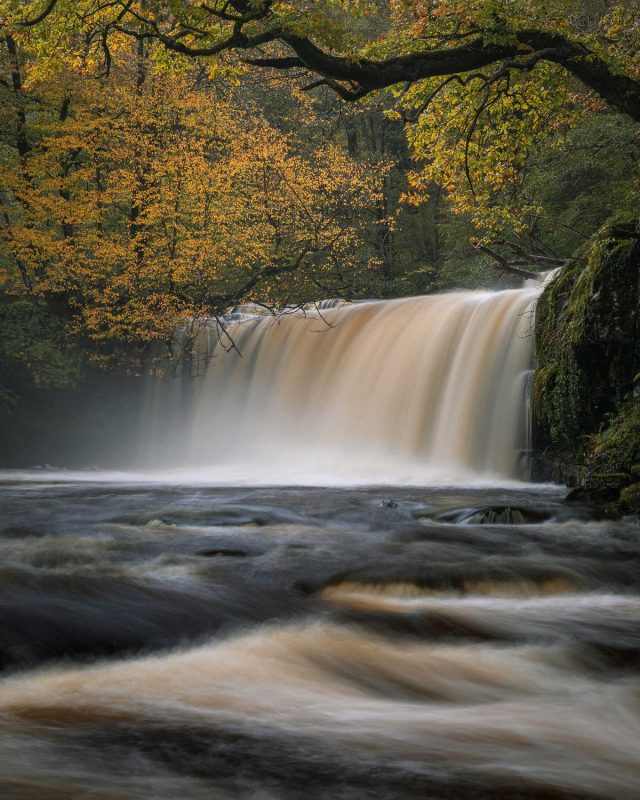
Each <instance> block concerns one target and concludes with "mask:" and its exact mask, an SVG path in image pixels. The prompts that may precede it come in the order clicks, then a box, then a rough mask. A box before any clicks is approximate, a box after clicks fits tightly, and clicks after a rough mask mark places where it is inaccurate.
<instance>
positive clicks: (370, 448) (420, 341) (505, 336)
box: [145, 286, 540, 485]
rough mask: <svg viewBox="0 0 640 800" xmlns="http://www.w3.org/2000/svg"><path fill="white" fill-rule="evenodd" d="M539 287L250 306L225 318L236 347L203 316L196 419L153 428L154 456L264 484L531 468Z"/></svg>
mask: <svg viewBox="0 0 640 800" xmlns="http://www.w3.org/2000/svg"><path fill="white" fill-rule="evenodd" d="M539 292H540V287H530V286H527V287H525V288H523V289H515V290H507V291H500V292H490V291H463V292H455V293H449V294H440V295H430V296H425V297H412V298H403V299H399V300H388V301H371V302H363V303H356V304H352V305H337V306H334V307H326V306H327V305H330V304H325V307H324V308H322V309H317V310H312V311H307V312H305V313H302V312H299V313H296V314H288V315H284V316H282V317H279V318H277V319H274V318H273V317H269V316H254V317H251V316H247V315H246V314H240V315H236V316H237V319H236V320H235V321H233V322H232V323H231V326H230V329H229V334H230V335H231V337H232V338H233V341H234V342H235V345H236V347H237V351H236V350H234V349H231V350H229V349H228V348H225V347H223V346H222V344H221V343H220V341H219V339H218V335H217V332H216V329H215V328H214V327H213V326H210V327H209V326H207V327H205V328H204V329H203V332H202V334H201V337H200V340H199V343H198V348H197V349H198V351H199V352H198V357H199V360H200V363H206V364H207V367H206V368H205V369H204V370H202V374H201V375H200V376H199V377H198V378H196V380H195V381H194V382H193V387H192V398H191V403H190V407H189V411H188V413H187V414H186V424H185V426H184V427H183V426H181V425H178V424H176V423H175V420H174V421H173V422H172V424H171V426H170V427H171V428H172V430H173V432H174V437H173V438H172V437H167V436H164V437H163V436H159V435H158V434H157V432H156V434H154V435H151V436H149V435H147V443H146V447H145V453H146V460H147V464H150V463H151V464H153V465H155V466H160V465H164V466H173V467H178V466H180V467H182V468H188V467H192V468H196V469H198V470H201V471H204V472H205V473H206V476H207V477H210V478H211V479H213V480H221V481H223V482H235V483H237V482H239V481H240V482H243V483H252V482H256V483H262V484H264V483H267V484H268V483H271V484H274V483H275V484H278V483H285V484H286V483H289V484H292V485H295V484H314V483H315V484H317V485H321V484H334V483H336V482H338V483H342V482H345V483H351V484H354V483H356V484H357V483H389V484H395V483H398V482H402V483H418V484H422V483H459V482H460V481H469V480H474V479H488V480H491V479H494V478H495V479H500V478H502V479H504V478H518V477H522V472H521V464H522V461H523V451H524V450H525V448H526V446H527V444H526V441H527V413H526V404H525V387H526V381H527V376H528V374H529V371H530V369H531V361H532V335H531V334H532V317H533V309H534V301H535V299H536V298H537V296H538V294H539ZM174 388H175V387H174ZM176 391H181V392H182V391H183V389H180V390H176ZM177 404H178V403H177V401H176V400H175V398H174V401H173V405H174V406H176V405H177ZM147 416H151V418H152V419H153V418H155V419H156V420H157V418H158V414H157V412H156V413H155V414H153V413H151V414H149V413H148V414H147ZM164 416H165V422H163V426H164V430H165V432H166V429H167V425H166V411H165V412H164ZM170 416H171V415H170ZM161 440H163V441H164V442H165V445H166V450H167V451H168V452H164V453H162V452H161V450H160V449H159V447H158V445H159V443H160V441H161Z"/></svg>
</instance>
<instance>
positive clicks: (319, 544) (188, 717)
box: [0, 473, 640, 800]
mask: <svg viewBox="0 0 640 800" xmlns="http://www.w3.org/2000/svg"><path fill="white" fill-rule="evenodd" d="M13 477H14V476H11V475H10V474H7V475H5V478H4V482H3V483H2V484H0V504H1V507H2V509H3V513H2V519H1V528H2V530H1V538H0V547H1V559H0V573H1V580H0V607H1V614H0V654H1V657H2V663H3V667H4V669H5V675H4V677H3V679H2V681H1V682H0V797H2V798H8V799H9V798H10V799H11V800H13V799H14V798H15V799H16V800H17V799H18V798H20V799H21V800H22V799H24V800H31V799H32V798H33V799H35V798H37V799H38V800H62V799H63V798H65V799H66V798H82V799H83V800H85V798H91V800H98V799H99V800H107V798H108V799H109V800H114V799H115V798H118V799H121V800H136V799H137V798H140V799H142V798H144V800H151V798H161V799H162V800H165V799H166V800H175V798H184V799H185V800H192V799H193V800H195V799H199V798H203V800H204V798H207V800H208V799H209V798H274V799H275V798H285V799H288V798H292V799H293V798H327V799H329V798H331V800H333V798H372V797H376V798H409V797H425V798H433V799H434V800H435V799H436V798H438V799H439V800H454V799H455V800H476V799H477V798H487V799H488V798H500V799H501V800H516V799H518V798H527V800H531V798H539V799H540V800H542V799H543V798H544V799H545V800H548V799H549V798H557V799H558V800H560V799H561V798H562V800H567V798H572V799H573V798H602V799H603V800H605V798H619V799H620V800H636V798H638V797H640V676H639V672H638V668H639V663H638V652H639V647H640V625H639V624H640V570H639V569H638V552H639V550H638V545H639V543H640V528H639V527H638V526H637V525H636V524H634V523H632V522H611V521H593V520H590V519H589V514H588V512H587V510H586V509H583V508H581V507H579V506H575V505H571V504H567V503H564V502H563V500H562V498H563V496H564V492H563V491H561V490H560V489H554V488H551V487H528V488H526V487H522V488H512V489H508V490H501V489H495V488H493V489H487V488H485V489H481V488H475V489H474V488H469V489H460V488H458V489H445V488H440V489H427V488H399V487H395V488H390V489H386V490H385V489H383V488H379V487H378V488H359V489H358V488H351V489H349V488H342V489H337V488H334V489H314V488H302V487H298V488H271V489H269V488H264V487H263V488H249V487H245V488H235V489H233V488H215V487H205V486H202V487H199V488H193V487H188V486H178V485H164V484H162V483H155V484H150V483H135V482H132V481H129V482H127V483H115V482H100V480H99V478H100V476H99V475H96V476H94V480H93V481H86V482H75V481H73V480H67V481H63V480H61V478H62V477H63V476H62V475H61V474H60V475H57V476H44V475H43V476H41V477H40V478H38V475H37V473H34V474H32V475H31V476H30V479H29V480H13ZM492 519H493V520H494V522H493V523H491V520H492ZM505 520H508V521H510V522H511V523H516V522H517V523H519V524H499V523H501V522H504V521H505ZM479 522H484V523H485V524H478V523H479Z"/></svg>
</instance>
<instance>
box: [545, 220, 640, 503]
mask: <svg viewBox="0 0 640 800" xmlns="http://www.w3.org/2000/svg"><path fill="white" fill-rule="evenodd" d="M639 305H640V224H639V221H638V220H637V219H625V220H616V221H614V222H611V223H609V224H607V225H606V226H605V227H603V228H602V229H601V230H600V231H599V232H598V234H597V235H596V236H595V237H594V238H593V239H592V240H591V241H590V242H589V243H588V245H587V246H586V247H585V248H584V249H583V250H582V252H581V253H579V254H578V256H577V257H576V259H575V260H574V261H573V262H572V263H571V264H570V265H569V266H568V267H566V268H565V269H564V270H563V271H562V273H560V275H558V277H557V278H556V279H555V280H554V281H553V282H552V283H551V284H550V285H549V287H548V288H547V289H546V290H545V291H544V293H543V294H542V296H541V298H540V300H539V302H538V306H537V311H536V325H535V349H536V357H537V361H538V369H537V371H536V375H535V378H534V384H533V413H534V432H535V438H536V446H537V449H538V451H539V452H542V453H545V454H546V456H545V458H543V459H542V462H543V467H542V469H540V461H539V469H538V473H539V474H538V477H551V478H556V479H557V478H558V475H560V476H561V477H563V478H565V479H567V478H569V479H570V477H571V475H572V474H573V477H574V480H573V481H572V480H569V482H576V481H578V480H579V481H581V482H583V483H586V481H587V476H589V475H591V476H592V484H593V483H594V482H595V478H594V477H593V476H595V475H600V478H599V480H601V481H602V482H603V483H604V484H606V489H607V491H608V492H609V493H611V492H612V491H615V492H618V493H619V491H620V488H621V487H622V486H623V485H626V484H627V483H631V481H632V480H636V481H637V477H635V478H633V476H632V474H631V468H632V467H633V466H634V465H635V466H637V465H638V464H639V463H640V450H638V447H637V445H638V442H640V415H639V416H638V426H637V428H636V426H635V422H633V421H632V420H635V416H634V415H636V411H637V408H638V402H637V400H636V399H635V398H634V391H636V389H637V387H636V383H637V380H638V373H639V372H640V308H639ZM620 414H622V415H623V417H624V419H623V418H622V417H621V418H620V420H618V421H617V418H618V415H620ZM639 414H640V412H639ZM622 430H624V434H622V433H618V431H622ZM636 436H637V437H638V438H637V439H634V437H636ZM623 442H624V444H623ZM605 452H606V453H607V456H606V458H605V457H604V453H605ZM545 460H546V467H545V466H544V462H545ZM550 464H556V465H558V464H559V465H563V464H564V465H571V464H572V465H574V468H573V470H571V469H565V470H564V473H563V470H562V468H559V469H558V468H556V469H555V471H554V469H553V468H552V467H550V466H549V465H550ZM545 472H546V474H545ZM614 474H615V475H616V476H617V478H616V480H617V485H616V488H615V490H614V487H613V486H612V483H613V482H615V481H614V480H613V476H614ZM620 475H624V476H625V479H624V481H623V480H622V479H620ZM607 476H609V477H608V478H607Z"/></svg>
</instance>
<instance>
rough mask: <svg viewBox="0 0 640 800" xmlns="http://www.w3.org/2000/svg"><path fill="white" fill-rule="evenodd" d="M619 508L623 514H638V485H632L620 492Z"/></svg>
mask: <svg viewBox="0 0 640 800" xmlns="http://www.w3.org/2000/svg"><path fill="white" fill-rule="evenodd" d="M619 506H620V510H621V511H622V512H623V513H624V514H640V483H632V484H631V486H627V487H626V488H625V489H623V490H622V491H621V492H620V500H619Z"/></svg>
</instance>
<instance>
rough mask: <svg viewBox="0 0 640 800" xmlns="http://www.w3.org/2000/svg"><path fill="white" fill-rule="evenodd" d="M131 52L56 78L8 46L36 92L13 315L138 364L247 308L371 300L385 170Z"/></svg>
mask: <svg viewBox="0 0 640 800" xmlns="http://www.w3.org/2000/svg"><path fill="white" fill-rule="evenodd" d="M131 44H132V43H131V40H130V39H125V40H123V41H122V43H121V46H120V47H119V48H118V50H117V52H116V51H114V52H113V54H112V56H111V59H112V60H111V68H110V73H109V75H108V76H104V77H103V78H101V79H99V80H96V79H95V77H94V76H93V74H92V64H91V60H90V56H89V55H88V54H87V53H84V54H82V58H81V59H80V61H79V62H75V63H74V61H73V60H71V61H68V62H67V63H60V64H58V65H57V67H56V72H55V79H54V80H52V79H51V77H50V73H49V72H48V71H41V66H42V64H41V61H40V60H39V59H38V58H37V57H34V55H33V51H30V50H29V49H28V48H25V54H24V58H23V59H22V60H20V51H19V48H16V49H15V51H12V50H10V49H9V48H7V49H6V50H5V58H6V60H7V63H6V71H7V72H10V71H11V70H17V73H18V74H19V76H20V85H19V87H18V88H17V89H16V90H15V91H13V90H12V91H11V97H10V99H11V102H10V103H9V104H7V107H6V111H5V113H6V119H5V120H4V125H3V131H4V147H3V154H2V158H0V191H1V198H2V217H1V218H0V290H1V291H2V293H3V297H4V302H5V303H6V304H9V305H12V306H15V307H16V308H17V307H18V306H20V307H24V304H25V303H27V307H30V308H31V311H32V316H33V317H34V318H36V319H38V320H40V321H44V320H48V319H51V320H54V319H55V320H57V323H56V326H55V330H56V331H59V330H60V329H62V332H63V336H62V339H64V334H66V336H67V337H71V338H75V339H76V340H78V339H79V340H82V339H84V340H87V339H90V340H91V341H92V342H93V345H92V347H93V354H94V358H97V359H102V360H105V359H106V360H107V361H108V362H112V361H113V360H114V359H116V360H118V361H122V360H123V359H124V360H125V361H127V362H128V363H130V364H133V365H134V366H135V365H136V363H137V362H139V360H140V358H142V357H143V356H144V354H145V353H146V352H147V350H148V345H149V343H151V342H153V341H158V340H160V341H163V342H165V343H166V344H167V345H168V348H169V349H170V348H171V346H172V344H174V343H175V341H176V340H177V339H179V340H180V341H181V342H183V343H184V342H185V337H184V336H182V335H178V334H177V332H178V331H179V330H180V329H181V328H182V329H183V330H184V326H185V324H188V325H194V324H196V323H197V321H198V320H201V319H202V318H203V317H206V316H212V315H213V316H216V315H221V314H222V313H223V312H224V311H225V310H226V309H228V308H229V307H230V306H233V305H235V304H237V303H241V302H251V301H259V302H261V303H262V304H264V305H266V306H269V307H271V308H274V309H276V308H282V307H285V306H287V305H289V304H302V303H304V302H306V301H310V300H313V299H315V298H317V296H318V295H319V294H321V295H324V296H327V295H344V294H351V293H353V292H357V284H358V281H359V280H361V276H362V275H363V274H364V273H366V272H367V270H369V269H370V268H371V267H376V266H377V265H378V262H377V260H376V258H375V253H374V251H373V249H372V248H371V247H370V246H368V245H367V243H366V242H365V241H364V240H363V236H362V232H363V231H364V230H365V229H366V226H367V225H369V224H370V220H371V219H372V218H373V216H374V214H375V210H376V207H377V202H378V200H379V196H380V186H381V182H382V180H383V178H384V169H383V168H381V169H376V170H373V169H371V167H370V166H369V165H367V164H366V163H362V162H359V161H356V160H354V159H351V158H349V156H348V155H347V154H346V153H345V152H343V151H342V150H341V149H340V148H339V147H337V146H336V145H334V144H332V143H331V142H329V141H320V142H317V143H312V144H308V143H307V142H306V141H305V140H304V138H303V137H302V136H300V135H299V134H298V136H297V137H296V136H295V135H293V134H283V133H282V132H281V131H279V130H278V129H277V128H275V127H273V126H272V125H270V124H269V122H268V121H267V120H266V119H265V118H264V116H263V115H261V113H260V109H259V108H258V107H256V106H255V105H251V104H250V103H247V102H245V104H244V105H242V104H238V102H237V98H236V97H235V96H234V93H233V91H232V90H231V89H230V85H229V84H228V83H225V79H224V77H217V78H216V77H213V78H212V77H209V76H208V75H206V74H204V73H202V71H201V70H199V69H198V68H197V67H196V66H194V65H193V64H184V65H169V66H171V67H172V68H169V67H166V68H165V67H164V66H163V65H161V64H160V65H159V64H158V63H157V61H156V60H155V59H156V56H157V55H158V53H157V51H158V47H159V46H158V45H157V44H154V43H153V42H148V43H145V44H144V45H142V46H139V45H138V46H136V47H135V48H132V46H131ZM14 55H15V58H16V59H18V60H15V61H14V59H13V56H14ZM27 329H28V330H31V329H30V328H25V330H27ZM56 335H57V334H56ZM41 338H44V339H46V338H47V337H46V335H43V336H41ZM186 341H187V342H188V337H187V340H186ZM23 350H24V352H28V351H29V348H28V347H26V346H23ZM52 363H53V362H52ZM61 375H62V373H61Z"/></svg>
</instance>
